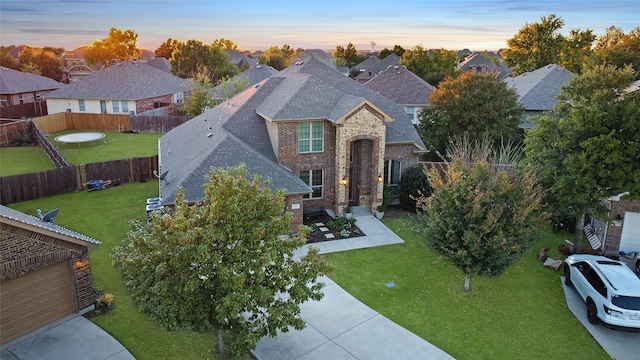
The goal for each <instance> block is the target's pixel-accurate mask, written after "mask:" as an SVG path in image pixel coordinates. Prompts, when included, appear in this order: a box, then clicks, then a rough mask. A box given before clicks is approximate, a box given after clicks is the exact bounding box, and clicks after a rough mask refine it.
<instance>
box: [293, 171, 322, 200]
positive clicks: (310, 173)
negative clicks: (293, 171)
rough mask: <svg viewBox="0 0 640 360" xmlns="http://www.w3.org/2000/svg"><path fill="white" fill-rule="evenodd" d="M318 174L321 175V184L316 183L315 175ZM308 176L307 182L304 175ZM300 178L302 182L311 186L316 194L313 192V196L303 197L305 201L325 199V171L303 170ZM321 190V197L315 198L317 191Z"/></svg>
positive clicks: (299, 174) (306, 195)
mask: <svg viewBox="0 0 640 360" xmlns="http://www.w3.org/2000/svg"><path fill="white" fill-rule="evenodd" d="M317 172H319V173H320V183H319V184H317V183H314V182H313V180H314V177H313V175H314V173H316V175H317ZM305 173H306V174H308V175H307V180H305V179H303V174H305ZM298 176H299V177H300V180H302V181H304V182H305V183H306V184H307V185H309V186H310V187H311V189H313V190H314V192H312V193H311V194H305V195H304V196H303V199H304V200H316V199H322V198H323V197H324V170H322V169H316V170H301V171H300V172H299V173H298ZM317 190H319V192H320V195H319V196H314V194H315V193H316V191H317Z"/></svg>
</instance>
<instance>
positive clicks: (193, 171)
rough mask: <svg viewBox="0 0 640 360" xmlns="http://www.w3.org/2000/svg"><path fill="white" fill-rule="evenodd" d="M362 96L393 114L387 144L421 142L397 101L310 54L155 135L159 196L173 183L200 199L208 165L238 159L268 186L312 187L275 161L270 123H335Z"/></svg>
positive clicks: (170, 192) (169, 195)
mask: <svg viewBox="0 0 640 360" xmlns="http://www.w3.org/2000/svg"><path fill="white" fill-rule="evenodd" d="M364 101H368V102H370V103H371V104H373V106H375V107H376V108H377V109H379V111H382V112H384V113H385V114H386V115H387V116H388V117H390V118H393V119H394V121H391V122H387V123H386V143H387V144H394V143H395V144H413V145H415V147H416V150H417V151H420V150H424V149H425V146H424V143H423V142H422V140H421V139H420V136H419V135H418V133H417V132H416V130H415V128H414V127H413V125H412V124H411V120H410V118H409V117H408V116H407V114H406V113H405V111H404V109H403V108H402V107H400V106H399V105H397V104H395V103H394V102H392V101H391V100H389V99H387V98H385V97H384V96H382V95H380V94H378V93H377V92H375V91H373V90H371V89H368V88H366V87H364V86H362V85H360V84H358V83H357V82H355V81H353V80H352V79H350V78H348V77H346V76H344V75H342V74H340V73H339V72H338V71H337V70H336V68H335V66H333V65H332V64H330V63H329V62H328V61H326V60H322V59H318V58H316V57H313V56H312V57H307V58H306V59H305V60H304V61H300V62H297V63H296V65H292V66H289V67H288V68H286V69H284V70H282V71H280V72H279V73H278V74H276V75H274V76H271V77H269V78H267V79H265V80H263V81H262V82H260V83H258V84H256V85H254V86H251V87H249V88H248V89H246V90H244V91H243V92H241V93H239V94H238V95H236V96H234V97H233V98H231V99H229V100H228V101H226V102H224V103H223V104H220V105H218V106H216V107H214V108H212V109H210V110H208V111H206V112H205V113H203V114H201V115H199V116H197V117H195V118H193V119H191V120H189V121H188V122H186V123H184V124H182V125H181V126H179V127H177V128H175V129H173V130H171V131H170V132H168V133H167V134H165V135H164V136H162V137H161V138H160V141H159V143H160V158H161V164H160V166H161V171H162V172H165V171H169V172H168V173H167V176H166V178H165V179H166V181H165V182H163V184H162V187H161V189H162V190H161V191H162V193H161V197H162V199H163V202H165V203H172V202H173V201H174V196H175V192H176V190H177V188H178V187H183V188H184V189H185V200H186V201H188V202H191V201H198V200H200V199H201V198H202V197H203V196H204V193H203V189H202V185H203V182H204V176H205V175H206V173H207V172H208V171H209V169H210V167H211V166H216V167H230V166H237V165H238V164H240V163H245V164H246V166H247V170H248V171H249V174H250V175H253V174H260V175H262V176H264V177H269V178H271V179H272V187H273V188H283V189H285V190H286V192H287V193H288V194H302V193H309V192H310V188H309V186H308V185H306V184H305V183H303V182H302V181H301V180H300V179H299V178H298V177H297V176H296V175H295V174H294V173H292V172H291V171H290V170H289V169H287V168H285V167H284V166H282V165H281V164H280V163H279V162H278V159H277V156H276V153H275V150H274V147H273V143H272V140H271V137H270V136H269V129H268V128H267V123H268V122H273V121H300V120H302V121H309V120H317V119H325V120H327V121H329V122H335V121H337V120H338V119H339V118H340V117H341V116H344V115H346V114H347V113H348V112H349V111H353V110H354V108H355V107H357V106H358V105H359V104H362V103H363V102H364ZM329 156H334V155H333V154H331V155H329Z"/></svg>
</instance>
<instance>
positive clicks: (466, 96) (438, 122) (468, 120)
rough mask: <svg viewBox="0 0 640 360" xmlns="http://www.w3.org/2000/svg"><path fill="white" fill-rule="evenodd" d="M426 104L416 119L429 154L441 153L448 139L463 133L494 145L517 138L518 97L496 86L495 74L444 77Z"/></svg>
mask: <svg viewBox="0 0 640 360" xmlns="http://www.w3.org/2000/svg"><path fill="white" fill-rule="evenodd" d="M429 102H430V104H431V105H430V106H429V107H426V108H424V109H423V110H422V111H421V112H420V114H419V115H418V118H419V119H420V126H419V130H420V133H421V136H422V139H423V140H424V142H425V143H426V144H427V146H428V147H429V148H430V149H431V150H439V151H444V150H445V149H446V148H447V147H448V144H449V143H450V140H451V138H452V137H455V136H461V135H462V134H464V133H465V132H466V133H468V134H469V136H470V138H471V139H472V140H475V139H479V138H481V137H483V136H484V135H485V134H488V136H489V138H490V140H491V141H492V142H494V143H500V141H502V140H504V141H508V140H513V139H516V138H517V136H518V125H519V124H520V119H521V116H522V114H523V109H522V107H521V106H520V105H519V104H518V94H517V93H516V92H515V90H513V89H509V88H508V87H507V85H506V84H505V83H503V82H498V80H497V78H496V75H495V74H476V73H472V72H465V73H463V74H461V75H460V76H459V77H458V78H453V77H448V78H446V79H445V80H444V81H442V82H441V83H440V87H439V89H437V90H436V91H434V92H432V93H431V95H430V96H429Z"/></svg>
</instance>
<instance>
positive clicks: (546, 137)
mask: <svg viewBox="0 0 640 360" xmlns="http://www.w3.org/2000/svg"><path fill="white" fill-rule="evenodd" d="M633 78H634V70H633V69H632V68H631V67H630V66H628V67H625V68H624V69H618V68H616V67H614V66H611V65H599V66H595V67H594V68H591V69H588V70H586V71H585V72H584V74H583V75H582V77H580V78H574V79H572V80H571V81H570V82H569V83H568V84H567V85H566V86H565V87H564V88H563V89H562V91H561V93H560V95H559V96H558V100H559V101H558V103H557V105H556V107H555V108H554V111H553V112H552V113H551V114H549V115H546V116H543V117H540V118H539V119H537V121H536V126H535V128H534V129H532V130H530V131H529V132H528V133H527V135H526V138H525V144H526V146H525V152H526V156H527V160H528V163H529V164H530V166H532V168H533V169H535V171H537V173H538V177H539V179H540V183H541V184H542V186H543V187H544V190H545V203H546V205H547V206H548V208H549V211H551V212H555V213H562V214H568V215H571V216H573V217H575V219H576V230H575V234H574V242H573V243H574V246H573V250H574V252H576V253H578V252H581V251H582V237H583V234H582V233H583V224H584V220H585V216H586V214H588V213H589V212H594V213H595V214H598V215H604V216H606V215H607V213H606V209H605V208H604V207H603V204H602V201H603V200H605V199H607V198H609V197H610V196H612V195H616V194H617V193H618V192H620V191H627V192H629V193H631V196H632V197H633V196H638V195H639V194H640V122H639V121H638V119H640V94H638V93H637V92H636V93H631V94H623V91H624V89H625V88H626V87H627V86H628V84H629V83H631V81H632V80H633Z"/></svg>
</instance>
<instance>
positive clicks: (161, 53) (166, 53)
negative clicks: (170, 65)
mask: <svg viewBox="0 0 640 360" xmlns="http://www.w3.org/2000/svg"><path fill="white" fill-rule="evenodd" d="M180 44H181V42H180V41H179V40H176V39H172V38H168V39H167V40H166V41H165V42H163V43H162V44H160V46H159V47H158V48H157V49H156V51H155V54H156V56H157V57H163V58H165V59H167V60H169V59H171V56H173V52H174V51H175V50H176V49H177V48H178V45H180Z"/></svg>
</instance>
